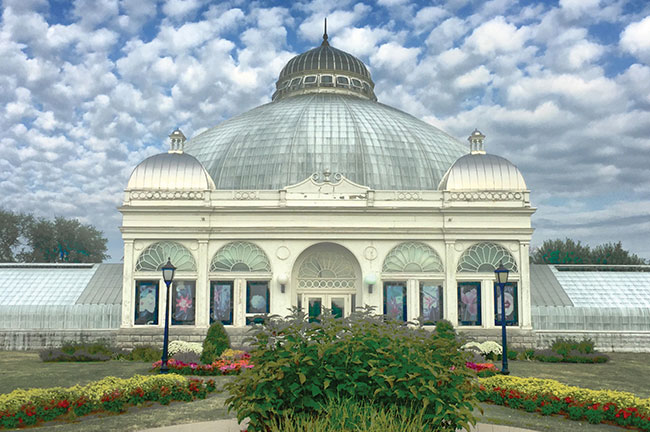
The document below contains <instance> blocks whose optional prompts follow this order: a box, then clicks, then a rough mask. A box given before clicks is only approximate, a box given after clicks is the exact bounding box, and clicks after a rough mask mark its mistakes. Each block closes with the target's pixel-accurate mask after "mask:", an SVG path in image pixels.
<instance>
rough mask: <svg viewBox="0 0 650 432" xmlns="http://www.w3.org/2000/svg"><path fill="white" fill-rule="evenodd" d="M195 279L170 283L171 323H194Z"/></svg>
mask: <svg viewBox="0 0 650 432" xmlns="http://www.w3.org/2000/svg"><path fill="white" fill-rule="evenodd" d="M195 287H196V282H195V281H174V283H173V285H172V288H173V289H172V325H194V312H195V304H194V303H195V302H194V300H195V292H196V289H195Z"/></svg>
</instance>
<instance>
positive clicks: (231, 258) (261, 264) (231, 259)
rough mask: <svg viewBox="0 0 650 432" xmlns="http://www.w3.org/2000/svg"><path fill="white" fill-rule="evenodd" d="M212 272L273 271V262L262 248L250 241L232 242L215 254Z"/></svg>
mask: <svg viewBox="0 0 650 432" xmlns="http://www.w3.org/2000/svg"><path fill="white" fill-rule="evenodd" d="M210 271H211V272H264V273H270V272H271V263H270V262H269V259H268V258H267V256H266V254H265V253H264V251H263V250H262V249H260V248H259V247H258V246H256V245H254V244H253V243H249V242H232V243H228V244H227V245H225V246H223V247H222V248H221V249H219V250H218V251H217V253H216V254H214V257H213V258H212V262H211V263H210Z"/></svg>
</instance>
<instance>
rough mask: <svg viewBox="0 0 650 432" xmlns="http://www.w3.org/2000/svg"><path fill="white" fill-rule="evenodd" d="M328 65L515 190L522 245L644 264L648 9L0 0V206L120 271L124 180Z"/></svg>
mask: <svg viewBox="0 0 650 432" xmlns="http://www.w3.org/2000/svg"><path fill="white" fill-rule="evenodd" d="M324 17H328V33H329V41H330V43H331V45H332V46H334V47H337V48H339V49H342V50H344V51H347V52H349V53H351V54H354V55H356V56H357V57H359V58H360V59H361V60H363V61H364V63H365V64H366V65H367V66H368V67H369V69H370V71H371V73H372V77H373V80H374V82H375V84H376V86H375V93H376V94H377V97H378V99H379V101H380V102H382V103H384V104H388V105H391V106H394V107H396V108H398V109H401V110H403V111H406V112H408V113H410V114H413V115H415V116H416V117H418V118H421V119H422V120H424V121H427V122H429V123H431V124H432V125H434V126H436V127H439V128H441V129H442V130H444V131H446V132H448V133H450V134H451V135H454V136H456V137H457V138H459V139H461V140H465V139H466V137H467V136H468V135H469V134H470V133H471V132H472V131H473V130H474V128H478V129H479V130H481V131H482V132H483V133H484V134H485V135H486V136H487V138H486V141H485V148H486V150H487V151H488V153H495V154H498V155H501V156H504V157H506V158H507V159H509V160H510V161H512V162H513V163H515V164H516V165H517V166H518V167H519V169H520V170H521V171H522V173H523V175H524V178H525V179H526V182H527V184H528V186H529V188H530V190H531V201H532V204H533V206H535V207H536V208H537V212H536V213H535V214H534V216H533V219H532V223H533V227H534V228H535V234H534V235H533V242H532V246H533V247H535V246H539V245H541V243H542V242H543V241H544V240H546V239H554V238H565V237H570V238H573V239H575V240H580V241H582V242H583V243H587V244H589V245H592V246H594V245H598V244H602V243H605V242H618V241H622V242H623V247H624V248H626V249H628V250H630V251H632V252H634V253H636V254H638V255H640V256H642V257H645V258H650V2H647V1H645V0H633V1H599V0H560V1H548V2H535V1H523V0H522V1H519V2H517V1H513V0H492V1H471V0H451V1H447V2H413V1H409V0H376V1H370V0H367V1H358V0H353V1H347V0H337V1H331V0H297V1H291V2H288V1H287V2H279V1H275V2H271V1H255V2H246V1H230V2H229V1H221V2H215V1H212V2H210V1H204V0H166V1H154V0H75V1H67V0H66V1H63V0H56V1H55V0H53V1H49V2H48V1H46V0H4V1H2V17H1V20H0V58H1V59H2V62H0V130H2V134H1V135H0V149H1V150H0V190H1V191H2V198H1V204H0V207H1V208H3V209H5V210H11V211H17V212H26V213H32V214H35V215H37V216H42V217H48V218H53V217H55V216H64V217H68V218H78V219H79V220H80V221H81V222H83V223H89V224H93V225H95V226H96V227H97V228H98V229H100V230H102V231H103V232H104V234H105V236H106V237H107V238H108V240H109V242H108V246H109V251H108V252H109V254H110V255H111V259H110V260H109V261H111V262H119V261H120V260H121V259H122V255H123V252H122V242H121V236H120V232H119V226H120V224H121V214H120V213H119V211H118V210H117V207H118V206H119V205H120V204H121V201H122V198H123V190H124V188H125V187H126V183H127V181H128V178H129V175H130V174H131V172H132V170H133V168H134V167H135V166H136V165H137V164H138V163H139V162H140V161H142V160H143V159H145V158H146V157H148V156H150V155H153V154H156V153H160V152H162V151H166V150H167V149H168V141H167V136H168V135H169V134H170V133H171V132H172V131H173V130H174V129H175V128H176V127H180V128H181V129H182V130H183V132H184V133H185V135H187V136H188V137H192V136H194V135H196V134H198V133H200V132H202V131H204V130H205V129H207V128H210V127H213V126H216V125H217V124H219V123H221V122H222V121H224V120H226V119H228V118H231V117H233V116H235V115H237V114H240V113H242V112H245V111H247V110H249V109H251V108H254V107H256V106H258V105H261V104H263V103H267V102H270V100H271V95H272V93H273V90H274V84H275V81H276V80H277V77H278V74H279V72H280V70H281V69H282V67H283V66H284V65H285V64H286V62H287V61H288V60H289V59H291V58H292V57H293V56H295V55H297V54H299V53H301V52H304V51H306V50H308V49H311V48H313V47H315V46H317V45H319V43H320V41H321V38H322V33H323V18H324Z"/></svg>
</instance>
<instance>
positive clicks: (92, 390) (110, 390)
mask: <svg viewBox="0 0 650 432" xmlns="http://www.w3.org/2000/svg"><path fill="white" fill-rule="evenodd" d="M215 388H216V385H215V383H214V381H213V380H208V381H203V380H198V379H189V380H188V379H187V378H185V377H182V376H178V375H158V376H142V375H136V376H134V377H132V378H128V379H122V378H115V377H106V378H104V379H102V380H100V381H95V382H92V383H90V384H87V385H85V386H79V385H77V386H74V387H69V388H62V387H54V388H49V389H30V390H22V389H19V390H14V391H12V392H11V393H7V394H3V395H0V429H1V428H9V429H11V428H15V427H22V426H30V425H34V424H37V423H39V422H44V421H50V420H54V419H56V418H59V417H63V416H67V415H71V416H83V415H87V414H90V413H93V412H101V411H105V412H106V411H107V412H122V411H124V410H125V409H126V407H127V406H129V405H139V404H141V403H143V402H145V401H157V402H160V403H161V404H168V403H169V402H171V401H172V400H183V401H191V400H194V399H204V398H205V397H206V396H207V394H208V393H210V392H213V391H214V390H215Z"/></svg>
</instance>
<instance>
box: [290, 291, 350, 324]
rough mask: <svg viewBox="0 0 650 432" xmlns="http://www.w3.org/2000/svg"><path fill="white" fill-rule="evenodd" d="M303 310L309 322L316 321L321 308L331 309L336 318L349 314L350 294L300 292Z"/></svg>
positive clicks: (321, 310)
mask: <svg viewBox="0 0 650 432" xmlns="http://www.w3.org/2000/svg"><path fill="white" fill-rule="evenodd" d="M301 303H302V305H303V311H304V312H305V313H306V314H307V317H308V320H309V322H313V321H317V320H318V317H319V316H320V315H321V314H322V313H323V309H331V311H332V315H334V316H335V317H336V318H343V317H346V316H348V315H350V309H351V296H350V294H311V293H310V294H302V302H301Z"/></svg>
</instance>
